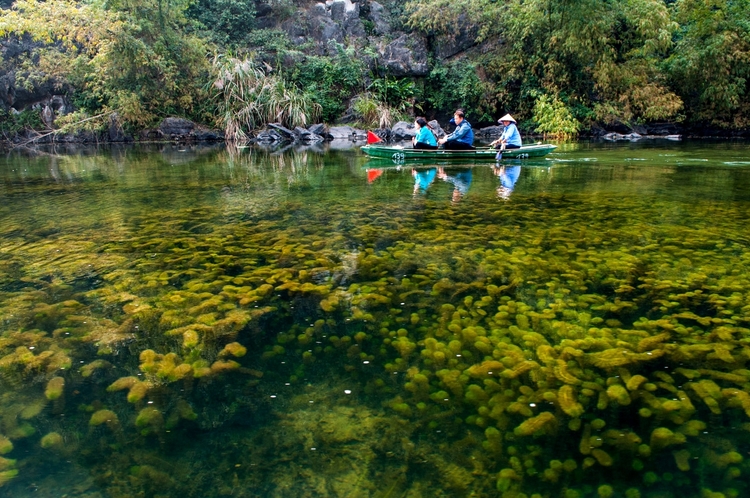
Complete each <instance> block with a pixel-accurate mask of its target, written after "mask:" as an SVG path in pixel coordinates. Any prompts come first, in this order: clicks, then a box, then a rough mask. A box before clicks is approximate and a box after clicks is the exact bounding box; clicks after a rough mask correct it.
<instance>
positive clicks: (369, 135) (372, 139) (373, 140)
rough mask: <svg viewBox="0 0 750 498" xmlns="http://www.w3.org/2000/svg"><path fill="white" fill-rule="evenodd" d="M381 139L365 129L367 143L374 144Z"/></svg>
mask: <svg viewBox="0 0 750 498" xmlns="http://www.w3.org/2000/svg"><path fill="white" fill-rule="evenodd" d="M382 141H383V139H382V138H380V137H379V136H377V135H376V134H374V133H373V132H371V131H370V130H367V145H370V144H376V143H378V142H382Z"/></svg>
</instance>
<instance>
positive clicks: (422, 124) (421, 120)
mask: <svg viewBox="0 0 750 498" xmlns="http://www.w3.org/2000/svg"><path fill="white" fill-rule="evenodd" d="M414 122H415V123H417V126H419V127H420V128H424V127H425V126H427V120H426V119H425V118H423V117H422V116H419V117H418V118H417V119H415V120H414Z"/></svg>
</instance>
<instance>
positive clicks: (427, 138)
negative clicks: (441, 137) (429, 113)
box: [411, 116, 438, 149]
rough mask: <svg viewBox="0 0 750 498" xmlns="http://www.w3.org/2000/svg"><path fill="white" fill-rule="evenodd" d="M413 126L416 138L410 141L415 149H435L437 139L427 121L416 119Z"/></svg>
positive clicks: (420, 118)
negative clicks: (415, 130)
mask: <svg viewBox="0 0 750 498" xmlns="http://www.w3.org/2000/svg"><path fill="white" fill-rule="evenodd" d="M414 126H416V128H417V136H415V137H414V138H412V139H411V141H412V144H413V145H414V148H415V149H437V148H438V147H437V139H436V138H435V133H433V131H432V128H430V125H428V124H427V120H426V119H425V118H423V117H421V116H420V117H418V118H417V119H415V120H414Z"/></svg>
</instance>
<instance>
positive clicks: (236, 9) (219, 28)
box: [186, 0, 256, 47]
mask: <svg viewBox="0 0 750 498" xmlns="http://www.w3.org/2000/svg"><path fill="white" fill-rule="evenodd" d="M255 13H256V9H255V1H254V0H197V1H195V2H194V3H193V4H191V5H190V7H188V9H187V12H186V15H187V17H188V18H190V19H194V20H196V21H198V23H199V28H198V30H197V31H198V32H199V33H200V34H202V35H203V36H204V37H205V38H207V39H209V40H211V41H212V42H214V43H216V44H217V45H220V46H223V47H240V46H242V45H244V44H246V43H247V42H248V39H249V36H250V34H251V33H252V30H253V27H254V25H255Z"/></svg>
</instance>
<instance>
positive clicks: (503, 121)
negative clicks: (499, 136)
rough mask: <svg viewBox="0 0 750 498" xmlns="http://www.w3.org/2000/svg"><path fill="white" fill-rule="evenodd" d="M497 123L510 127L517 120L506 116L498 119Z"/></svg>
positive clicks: (508, 115)
mask: <svg viewBox="0 0 750 498" xmlns="http://www.w3.org/2000/svg"><path fill="white" fill-rule="evenodd" d="M497 122H498V123H501V124H502V125H503V126H508V125H509V124H511V123H515V122H516V120H515V119H513V116H511V115H510V114H506V115H505V116H503V117H502V118H500V119H498V120H497Z"/></svg>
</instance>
